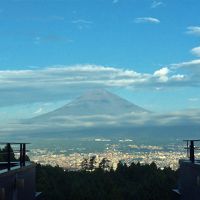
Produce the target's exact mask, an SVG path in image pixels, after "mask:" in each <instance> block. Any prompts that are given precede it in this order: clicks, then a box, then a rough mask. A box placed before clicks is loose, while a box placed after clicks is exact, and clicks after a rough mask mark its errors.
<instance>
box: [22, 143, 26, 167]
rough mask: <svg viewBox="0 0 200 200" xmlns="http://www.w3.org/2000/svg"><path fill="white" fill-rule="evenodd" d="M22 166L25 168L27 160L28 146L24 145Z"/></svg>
mask: <svg viewBox="0 0 200 200" xmlns="http://www.w3.org/2000/svg"><path fill="white" fill-rule="evenodd" d="M22 154H23V155H22V165H23V166H25V160H26V144H23V150H22Z"/></svg>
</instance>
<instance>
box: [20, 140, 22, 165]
mask: <svg viewBox="0 0 200 200" xmlns="http://www.w3.org/2000/svg"><path fill="white" fill-rule="evenodd" d="M19 152H20V156H19V160H20V167H22V144H20V150H19Z"/></svg>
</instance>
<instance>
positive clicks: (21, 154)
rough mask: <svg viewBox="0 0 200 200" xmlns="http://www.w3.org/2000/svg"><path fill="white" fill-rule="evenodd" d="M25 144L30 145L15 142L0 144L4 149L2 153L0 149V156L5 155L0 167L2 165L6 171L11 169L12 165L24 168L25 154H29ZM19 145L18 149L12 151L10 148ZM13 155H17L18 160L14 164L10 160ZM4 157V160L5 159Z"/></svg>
mask: <svg viewBox="0 0 200 200" xmlns="http://www.w3.org/2000/svg"><path fill="white" fill-rule="evenodd" d="M27 144H30V143H16V142H13V143H10V142H9V143H5V142H3V143H2V142H1V143H0V145H5V147H4V152H2V149H1V152H0V155H5V157H6V159H4V162H0V165H1V164H3V165H5V166H6V167H5V168H7V170H8V171H9V170H10V169H11V167H12V166H13V165H14V166H16V165H19V166H20V167H23V166H25V164H26V153H27V152H29V151H28V150H27V149H26V145H27ZM18 145H19V148H18V149H12V147H11V146H18ZM15 153H18V154H19V159H18V160H15V161H14V162H13V161H12V160H11V158H12V156H11V155H12V154H14V155H15ZM5 157H4V158H5Z"/></svg>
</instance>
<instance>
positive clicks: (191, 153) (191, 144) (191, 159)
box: [190, 140, 194, 163]
mask: <svg viewBox="0 0 200 200" xmlns="http://www.w3.org/2000/svg"><path fill="white" fill-rule="evenodd" d="M190 161H191V162H192V163H194V141H193V140H191V141H190Z"/></svg>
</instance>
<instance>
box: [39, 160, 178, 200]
mask: <svg viewBox="0 0 200 200" xmlns="http://www.w3.org/2000/svg"><path fill="white" fill-rule="evenodd" d="M176 182H177V172H176V171H173V170H171V169H170V168H165V169H163V170H161V169H158V168H157V167H156V165H155V164H154V163H152V164H150V165H140V164H139V163H138V164H134V163H132V164H131V165H130V166H129V167H127V166H126V164H122V163H119V164H118V167H117V169H116V170H115V171H114V170H112V169H111V170H110V171H105V170H104V169H102V168H96V169H95V170H94V171H87V170H82V171H74V172H73V171H64V170H63V169H62V168H60V167H58V166H57V167H52V166H41V165H37V191H42V192H43V194H44V195H45V197H46V198H45V199H48V200H72V199H73V200H83V199H84V200H94V199H95V200H98V199H100V200H108V199H110V200H129V199H132V200H171V199H172V188H174V187H175V185H176Z"/></svg>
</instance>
